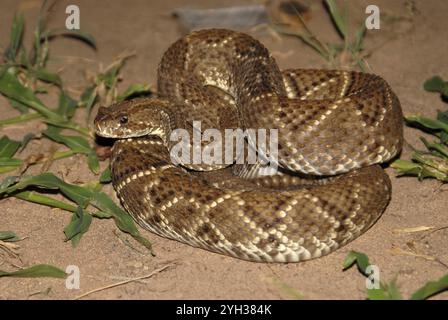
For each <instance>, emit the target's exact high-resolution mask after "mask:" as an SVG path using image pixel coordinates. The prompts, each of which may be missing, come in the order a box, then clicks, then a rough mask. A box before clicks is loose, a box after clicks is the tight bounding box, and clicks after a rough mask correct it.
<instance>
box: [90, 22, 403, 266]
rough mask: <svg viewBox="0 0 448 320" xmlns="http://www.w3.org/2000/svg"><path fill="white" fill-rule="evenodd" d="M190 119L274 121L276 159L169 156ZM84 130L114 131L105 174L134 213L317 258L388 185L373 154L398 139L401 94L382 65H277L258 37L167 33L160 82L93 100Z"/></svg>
mask: <svg viewBox="0 0 448 320" xmlns="http://www.w3.org/2000/svg"><path fill="white" fill-rule="evenodd" d="M193 121H200V122H201V125H202V126H201V130H202V131H203V130H206V129H209V128H216V129H217V130H218V131H220V132H224V130H225V129H229V128H231V129H236V128H240V129H243V130H244V129H248V128H253V129H266V130H272V129H277V130H278V131H277V132H278V157H277V159H278V160H277V165H278V171H277V172H276V173H273V174H272V175H262V174H261V173H260V170H261V168H262V167H263V165H262V164H260V163H255V164H254V163H252V164H251V163H242V164H221V165H219V164H215V165H213V164H204V163H187V162H186V161H185V163H182V162H181V163H177V164H175V163H173V161H172V157H171V156H170V150H171V149H172V148H173V147H174V142H173V141H172V140H171V139H170V136H171V133H172V132H173V131H174V130H175V129H179V128H182V129H184V130H186V131H187V132H189V133H193V131H194V128H193V127H192V123H193ZM95 130H96V133H97V134H98V135H100V136H104V137H109V138H114V139H117V141H116V142H115V144H114V147H113V151H112V156H111V172H112V181H113V186H114V188H115V190H116V192H117V195H118V197H119V199H120V201H121V203H122V205H123V206H124V208H125V209H126V211H127V212H128V213H129V214H130V215H131V216H132V217H133V218H134V219H135V220H136V221H137V223H138V224H139V225H140V226H142V227H143V228H145V229H147V230H149V231H152V232H154V233H156V234H158V235H160V236H162V237H166V238H169V239H173V240H177V241H180V242H183V243H185V244H188V245H191V246H195V247H198V248H202V249H206V250H209V251H212V252H215V253H220V254H224V255H228V256H232V257H236V258H240V259H244V260H250V261H257V262H299V261H304V260H308V259H313V258H318V257H321V256H324V255H326V254H328V253H330V252H332V251H334V250H336V249H338V248H340V247H342V246H344V245H345V244H347V243H348V242H350V241H352V240H353V239H355V238H356V237H358V236H359V235H361V234H363V233H364V232H365V231H366V230H367V229H369V228H370V227H371V226H372V225H373V224H374V223H375V222H376V221H377V219H378V218H379V217H380V216H381V214H382V212H383V211H384V209H385V207H386V206H387V204H388V202H389V200H390V197H391V183H390V180H389V177H388V176H387V174H386V173H385V172H384V170H383V169H382V167H381V166H380V164H382V163H385V162H387V161H389V160H390V159H391V158H393V157H394V156H395V155H397V153H399V152H400V150H401V147H402V143H403V127H402V111H401V107H400V102H399V100H398V98H397V96H396V95H395V94H394V92H393V91H392V90H391V88H390V86H389V85H388V84H387V83H386V81H385V80H383V79H382V78H381V77H379V76H377V75H373V74H366V73H358V72H349V71H338V70H305V69H297V70H292V69H291V70H283V71H281V70H280V69H279V67H278V65H277V63H276V61H275V59H274V58H273V57H272V55H271V54H270V53H269V51H268V50H267V49H266V48H265V47H264V46H263V45H262V44H261V43H260V42H259V41H257V40H256V39H254V38H252V37H251V36H249V35H247V34H244V33H239V32H235V31H230V30H221V29H209V30H201V31H196V32H193V33H191V34H189V35H187V36H185V37H183V38H181V39H179V40H178V41H176V42H175V43H174V44H172V45H171V46H170V47H169V48H168V50H167V51H166V52H165V54H164V55H163V57H162V59H161V62H160V65H159V68H158V90H157V94H156V95H154V96H152V97H149V98H143V99H142V98H140V99H134V100H130V101H124V102H120V103H117V104H114V105H111V106H109V107H107V108H106V107H102V108H100V110H99V112H98V115H97V117H96V119H95ZM188 143H192V142H191V141H187V144H188ZM201 146H203V145H201ZM191 150H192V152H194V151H195V149H194V147H192V149H191Z"/></svg>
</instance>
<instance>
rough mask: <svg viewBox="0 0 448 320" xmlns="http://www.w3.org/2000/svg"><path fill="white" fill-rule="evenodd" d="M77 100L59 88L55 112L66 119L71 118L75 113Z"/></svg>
mask: <svg viewBox="0 0 448 320" xmlns="http://www.w3.org/2000/svg"><path fill="white" fill-rule="evenodd" d="M77 105H78V102H77V101H76V100H74V99H72V98H71V97H70V96H69V95H68V93H67V92H65V91H64V90H61V92H60V94H59V104H58V110H57V113H58V114H60V115H61V116H63V117H64V118H66V119H71V118H72V117H73V115H74V114H75V111H76V107H77Z"/></svg>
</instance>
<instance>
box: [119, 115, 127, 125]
mask: <svg viewBox="0 0 448 320" xmlns="http://www.w3.org/2000/svg"><path fill="white" fill-rule="evenodd" d="M120 123H121V124H126V123H128V116H122V117H121V118H120Z"/></svg>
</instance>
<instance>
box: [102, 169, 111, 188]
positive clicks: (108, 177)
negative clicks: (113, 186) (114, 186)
mask: <svg viewBox="0 0 448 320" xmlns="http://www.w3.org/2000/svg"><path fill="white" fill-rule="evenodd" d="M100 182H101V183H104V184H106V183H110V182H112V177H111V172H110V166H108V167H107V168H106V169H104V171H103V173H101V176H100Z"/></svg>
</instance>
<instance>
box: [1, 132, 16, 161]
mask: <svg viewBox="0 0 448 320" xmlns="http://www.w3.org/2000/svg"><path fill="white" fill-rule="evenodd" d="M20 145H21V143H20V142H18V141H14V140H11V139H9V138H8V137H7V136H3V137H2V138H1V139H0V158H11V157H12V156H14V155H15V154H16V152H17V150H19V148H20Z"/></svg>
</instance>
